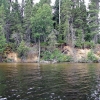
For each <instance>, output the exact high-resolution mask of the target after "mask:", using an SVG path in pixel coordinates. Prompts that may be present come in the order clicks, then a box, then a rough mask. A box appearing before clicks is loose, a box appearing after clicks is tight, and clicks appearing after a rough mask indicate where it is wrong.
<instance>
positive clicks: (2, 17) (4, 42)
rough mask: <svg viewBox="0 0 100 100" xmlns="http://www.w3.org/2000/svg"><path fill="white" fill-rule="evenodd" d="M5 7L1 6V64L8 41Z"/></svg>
mask: <svg viewBox="0 0 100 100" xmlns="http://www.w3.org/2000/svg"><path fill="white" fill-rule="evenodd" d="M4 17H5V15H4V6H3V5H1V6H0V62H1V60H2V54H3V51H4V49H5V46H6V39H5V36H4V27H3V26H4Z"/></svg>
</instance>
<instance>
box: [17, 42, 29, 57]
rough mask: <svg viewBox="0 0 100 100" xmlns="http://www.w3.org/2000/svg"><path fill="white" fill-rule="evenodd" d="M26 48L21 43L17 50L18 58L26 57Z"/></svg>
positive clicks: (23, 43)
mask: <svg viewBox="0 0 100 100" xmlns="http://www.w3.org/2000/svg"><path fill="white" fill-rule="evenodd" d="M28 50H29V49H28V47H27V46H26V45H25V42H24V41H21V43H20V45H19V47H18V48H17V52H18V56H19V57H26V56H27V52H28Z"/></svg>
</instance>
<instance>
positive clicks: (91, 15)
mask: <svg viewBox="0 0 100 100" xmlns="http://www.w3.org/2000/svg"><path fill="white" fill-rule="evenodd" d="M97 1H98V0H91V3H90V5H89V12H88V25H89V29H90V37H91V40H92V41H94V43H97V35H98V34H99V22H98V14H99V8H98V4H99V1H98V3H97Z"/></svg>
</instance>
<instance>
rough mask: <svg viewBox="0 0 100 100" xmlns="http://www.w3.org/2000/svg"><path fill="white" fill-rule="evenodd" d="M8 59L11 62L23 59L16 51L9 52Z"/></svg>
mask: <svg viewBox="0 0 100 100" xmlns="http://www.w3.org/2000/svg"><path fill="white" fill-rule="evenodd" d="M7 59H9V60H10V61H11V62H21V59H20V58H18V54H17V53H15V52H12V53H9V54H8V55H7Z"/></svg>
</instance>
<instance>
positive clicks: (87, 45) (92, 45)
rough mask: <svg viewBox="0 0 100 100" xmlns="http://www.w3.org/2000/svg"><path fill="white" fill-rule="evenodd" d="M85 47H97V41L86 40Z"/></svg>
mask: <svg viewBox="0 0 100 100" xmlns="http://www.w3.org/2000/svg"><path fill="white" fill-rule="evenodd" d="M84 47H86V48H90V49H91V48H94V47H95V43H94V42H93V41H91V42H88V41H87V42H85V43H84Z"/></svg>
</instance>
